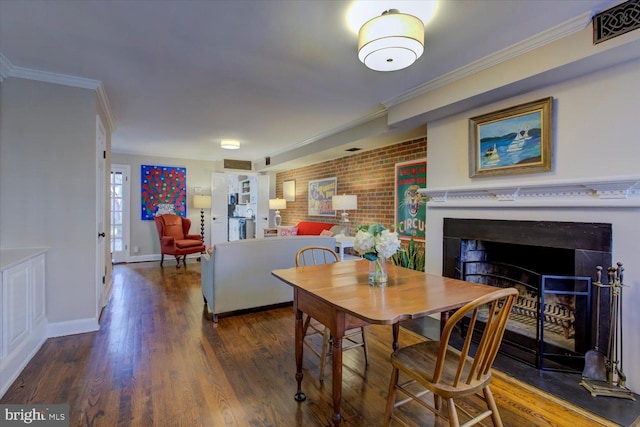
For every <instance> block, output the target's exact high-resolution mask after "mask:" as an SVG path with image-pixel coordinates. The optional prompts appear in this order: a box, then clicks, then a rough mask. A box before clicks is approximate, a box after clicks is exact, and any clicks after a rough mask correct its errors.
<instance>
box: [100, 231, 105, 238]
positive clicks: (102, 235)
mask: <svg viewBox="0 0 640 427" xmlns="http://www.w3.org/2000/svg"><path fill="white" fill-rule="evenodd" d="M105 236H106V235H105V234H104V231H103V232H102V233H98V237H105Z"/></svg>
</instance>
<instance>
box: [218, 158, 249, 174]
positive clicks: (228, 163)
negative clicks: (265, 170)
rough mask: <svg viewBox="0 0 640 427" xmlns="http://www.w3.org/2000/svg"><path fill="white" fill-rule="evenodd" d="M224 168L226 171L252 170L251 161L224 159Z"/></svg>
mask: <svg viewBox="0 0 640 427" xmlns="http://www.w3.org/2000/svg"><path fill="white" fill-rule="evenodd" d="M224 168H225V169H240V170H244V171H250V170H251V161H250V160H232V159H224Z"/></svg>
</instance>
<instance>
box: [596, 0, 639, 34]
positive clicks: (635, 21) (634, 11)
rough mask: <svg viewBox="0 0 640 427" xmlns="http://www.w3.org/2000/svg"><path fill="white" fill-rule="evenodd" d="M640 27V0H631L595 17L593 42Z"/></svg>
mask: <svg viewBox="0 0 640 427" xmlns="http://www.w3.org/2000/svg"><path fill="white" fill-rule="evenodd" d="M638 28H640V0H629V1H627V2H624V3H622V4H619V5H618V6H615V7H612V8H611V9H608V10H605V11H604V12H600V13H598V14H597V15H595V16H594V17H593V44H598V43H602V42H603V41H605V40H609V39H612V38H614V37H617V36H619V35H622V34H624V33H628V32H629V31H633V30H637V29H638Z"/></svg>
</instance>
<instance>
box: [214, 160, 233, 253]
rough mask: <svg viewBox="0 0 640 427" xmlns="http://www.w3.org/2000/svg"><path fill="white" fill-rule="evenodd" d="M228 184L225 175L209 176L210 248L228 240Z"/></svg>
mask: <svg viewBox="0 0 640 427" xmlns="http://www.w3.org/2000/svg"><path fill="white" fill-rule="evenodd" d="M228 193H229V184H228V181H227V174H225V173H221V172H213V173H212V174H211V246H213V245H215V244H216V243H222V242H226V241H227V240H228V236H227V233H228V227H227V220H228V214H229V212H228V210H227V209H228V208H227V206H228V203H227V200H229V194H228Z"/></svg>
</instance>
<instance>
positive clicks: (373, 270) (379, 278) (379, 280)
mask: <svg viewBox="0 0 640 427" xmlns="http://www.w3.org/2000/svg"><path fill="white" fill-rule="evenodd" d="M387 262H388V260H387V259H386V258H382V257H378V259H376V260H375V261H369V284H370V285H373V286H385V285H386V284H387V280H388V278H389V276H388V274H387Z"/></svg>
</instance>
